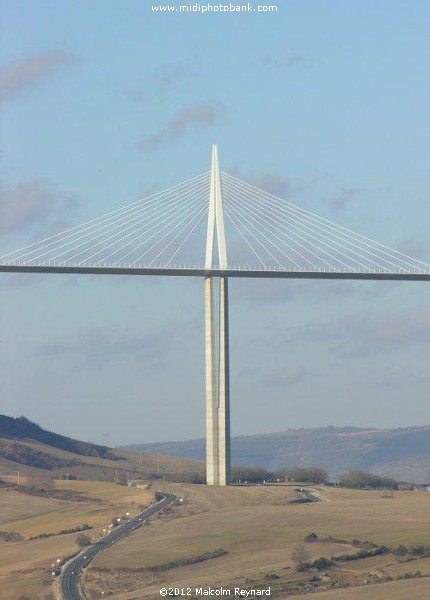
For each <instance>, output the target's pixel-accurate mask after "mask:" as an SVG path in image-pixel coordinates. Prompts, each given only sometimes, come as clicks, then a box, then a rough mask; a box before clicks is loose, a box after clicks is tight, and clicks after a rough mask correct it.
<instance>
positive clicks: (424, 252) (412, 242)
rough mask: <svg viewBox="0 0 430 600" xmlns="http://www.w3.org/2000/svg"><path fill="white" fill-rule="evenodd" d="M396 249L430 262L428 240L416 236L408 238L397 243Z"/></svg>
mask: <svg viewBox="0 0 430 600" xmlns="http://www.w3.org/2000/svg"><path fill="white" fill-rule="evenodd" d="M396 250H398V251H399V252H403V253H404V254H407V255H408V256H411V257H412V258H414V259H417V260H424V261H426V263H427V264H428V263H430V243H429V242H428V241H427V240H426V241H425V242H424V241H423V240H420V239H418V238H416V237H412V238H408V239H405V240H402V241H401V242H400V243H399V244H396Z"/></svg>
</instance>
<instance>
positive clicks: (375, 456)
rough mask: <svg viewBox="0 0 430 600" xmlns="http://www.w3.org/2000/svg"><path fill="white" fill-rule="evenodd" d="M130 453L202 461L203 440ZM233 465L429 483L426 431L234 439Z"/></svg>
mask: <svg viewBox="0 0 430 600" xmlns="http://www.w3.org/2000/svg"><path fill="white" fill-rule="evenodd" d="M126 448H127V449H130V450H132V449H133V450H138V451H142V452H151V453H153V454H155V453H158V454H161V455H169V456H178V457H187V458H194V459H198V460H204V459H205V440H204V439H200V440H191V441H186V442H165V443H158V444H134V445H131V446H126ZM232 462H233V464H234V465H243V466H256V465H261V466H263V467H266V468H268V469H270V470H276V469H280V468H287V469H288V468H291V467H295V466H298V467H310V466H314V467H321V468H323V469H326V471H327V472H328V473H329V475H330V477H331V478H332V479H334V478H335V477H337V476H338V475H339V474H340V473H344V472H346V471H348V470H350V469H354V470H360V471H368V472H371V473H376V474H380V475H381V474H383V475H389V476H391V477H394V478H396V479H400V480H404V481H410V482H430V426H425V427H406V428H402V429H360V428H358V427H324V428H320V429H296V430H289V431H284V432H280V433H267V434H260V435H249V436H241V437H234V438H232Z"/></svg>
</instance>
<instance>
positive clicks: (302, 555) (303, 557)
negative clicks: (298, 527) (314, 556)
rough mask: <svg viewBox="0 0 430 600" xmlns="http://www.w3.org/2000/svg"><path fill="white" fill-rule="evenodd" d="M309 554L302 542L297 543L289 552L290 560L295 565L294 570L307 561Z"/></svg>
mask: <svg viewBox="0 0 430 600" xmlns="http://www.w3.org/2000/svg"><path fill="white" fill-rule="evenodd" d="M309 558H310V554H309V552H308V550H307V548H305V546H304V545H303V544H298V545H297V546H296V547H295V548H294V549H293V551H292V552H291V560H292V561H293V563H294V564H295V566H296V570H297V569H298V567H300V566H301V565H303V564H305V563H307V562H308V561H309Z"/></svg>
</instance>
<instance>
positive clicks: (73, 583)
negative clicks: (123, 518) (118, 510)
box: [60, 492, 177, 600]
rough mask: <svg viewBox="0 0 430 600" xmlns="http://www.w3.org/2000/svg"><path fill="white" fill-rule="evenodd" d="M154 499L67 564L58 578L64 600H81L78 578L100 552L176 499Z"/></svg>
mask: <svg viewBox="0 0 430 600" xmlns="http://www.w3.org/2000/svg"><path fill="white" fill-rule="evenodd" d="M156 499H157V500H158V502H156V504H152V505H151V506H149V507H148V508H146V509H145V510H143V511H142V512H140V513H139V514H138V515H137V516H136V517H133V518H132V519H130V520H129V521H127V522H126V523H124V525H119V526H118V527H116V528H115V529H114V530H113V531H112V532H111V533H109V534H108V535H105V536H104V537H103V538H102V539H101V540H99V541H98V542H96V543H95V544H92V545H91V546H88V548H86V549H85V551H83V552H81V553H80V554H78V556H76V558H74V559H72V560H71V561H70V562H68V563H67V565H66V566H65V567H64V568H63V572H62V573H61V576H60V589H61V594H62V597H63V598H64V600H83V598H84V596H83V595H82V593H81V591H80V587H79V578H80V575H81V573H82V570H83V569H84V568H85V567H87V566H88V565H89V563H90V562H91V561H92V560H93V559H94V558H95V557H96V556H97V555H99V554H100V552H103V551H104V550H106V549H107V548H109V547H110V546H112V545H113V544H116V542H118V541H119V540H121V539H122V538H123V537H125V536H126V535H128V534H129V533H131V532H132V531H135V530H136V529H138V527H140V526H141V525H142V523H143V521H144V520H146V519H149V518H150V517H153V516H154V515H155V514H156V513H158V512H159V511H160V510H162V509H163V508H165V507H166V506H168V505H169V504H172V503H173V502H175V501H176V500H177V497H176V496H174V495H173V494H166V493H160V492H158V493H157V494H156Z"/></svg>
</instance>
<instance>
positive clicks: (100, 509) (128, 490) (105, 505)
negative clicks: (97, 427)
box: [0, 478, 153, 600]
mask: <svg viewBox="0 0 430 600" xmlns="http://www.w3.org/2000/svg"><path fill="white" fill-rule="evenodd" d="M23 484H25V478H23ZM54 490H61V491H63V492H72V493H74V494H75V497H76V495H79V496H80V498H81V500H80V501H79V502H77V501H75V500H57V499H53V498H49V497H48V498H46V497H39V496H33V495H29V494H24V493H21V492H19V491H17V490H16V489H10V488H0V531H3V532H16V533H19V534H20V535H21V536H23V537H24V538H25V539H24V540H23V541H9V542H7V541H4V540H1V539H0V590H1V593H0V598H1V600H16V599H17V598H19V597H20V596H28V597H29V598H31V599H36V598H43V597H47V594H48V589H49V587H50V585H51V583H52V575H51V568H50V567H51V564H52V563H55V562H56V559H57V558H61V559H62V558H64V557H65V556H68V555H70V554H73V553H75V552H76V551H77V550H78V546H77V544H76V536H77V533H71V534H65V535H52V536H51V537H48V538H38V539H30V538H32V537H36V536H39V535H41V534H58V532H60V531H61V530H64V529H72V528H75V527H79V526H82V525H83V524H88V525H90V526H91V529H90V530H88V532H87V533H88V534H89V535H90V536H91V537H92V538H95V539H96V538H97V537H100V536H101V535H102V530H103V528H105V527H106V526H107V525H108V523H109V522H110V520H111V519H112V517H113V516H115V515H118V516H122V515H123V514H125V513H126V512H130V514H131V515H134V514H136V513H137V512H138V511H139V506H142V505H148V504H150V503H151V502H152V501H153V494H152V493H150V492H148V491H147V490H146V489H141V488H136V487H126V486H119V485H116V484H114V483H106V482H97V481H56V482H55V486H54Z"/></svg>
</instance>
